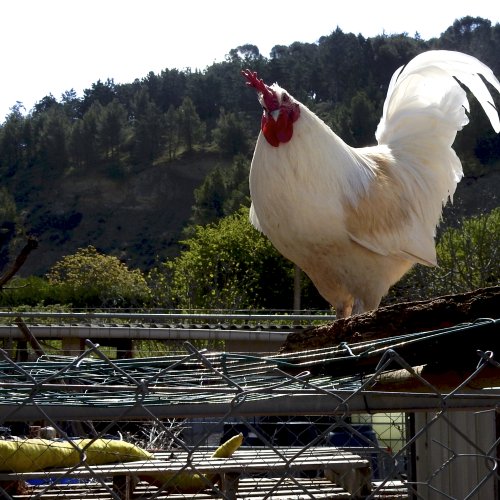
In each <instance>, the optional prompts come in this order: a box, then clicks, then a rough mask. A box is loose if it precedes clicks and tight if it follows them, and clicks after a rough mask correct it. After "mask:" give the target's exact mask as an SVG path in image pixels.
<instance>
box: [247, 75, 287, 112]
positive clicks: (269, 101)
mask: <svg viewBox="0 0 500 500" xmlns="http://www.w3.org/2000/svg"><path fill="white" fill-rule="evenodd" d="M241 74H242V75H243V76H244V77H245V78H246V80H247V82H246V84H247V85H248V86H249V87H253V88H254V89H255V90H257V92H260V93H261V94H262V99H263V100H264V104H265V106H266V108H267V109H268V111H274V110H275V109H277V108H278V107H279V102H278V99H277V97H276V93H275V92H274V91H273V90H271V89H270V88H269V87H268V86H267V85H266V84H265V83H264V80H262V78H259V77H258V76H257V71H250V70H249V69H244V70H242V71H241Z"/></svg>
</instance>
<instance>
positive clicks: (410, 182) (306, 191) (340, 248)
mask: <svg viewBox="0 0 500 500" xmlns="http://www.w3.org/2000/svg"><path fill="white" fill-rule="evenodd" d="M243 75H244V76H245V78H246V79H247V85H249V86H251V87H254V88H255V89H256V90H257V92H258V95H259V101H260V103H261V105H262V107H263V109H264V113H263V116H262V123H261V133H260V134H259V137H258V139H257V144H256V147H255V152H254V156H253V160H252V166H251V170H250V194H251V198H252V207H251V210H250V217H251V221H252V223H253V225H254V226H255V227H256V228H258V229H260V230H261V231H262V232H263V233H264V234H265V235H266V236H267V237H268V238H269V239H270V240H271V241H272V243H273V244H274V246H275V247H276V248H277V249H278V251H279V252H281V253H282V254H283V255H284V256H285V257H287V258H288V259H290V260H291V261H292V262H294V263H295V264H297V265H298V266H299V267H300V268H301V269H302V270H304V271H305V272H306V273H307V275H308V276H309V277H310V278H311V280H312V281H313V283H314V284H315V286H316V287H317V289H318V290H319V292H320V293H321V295H323V297H324V298H325V299H326V300H328V301H329V302H330V303H331V304H332V306H333V307H334V308H335V309H336V312H337V316H338V317H345V316H349V315H351V314H358V313H362V312H365V311H369V310H372V309H376V308H377V307H378V306H379V304H380V300H381V299H382V297H383V296H384V295H385V294H386V293H387V291H388V290H389V287H390V286H391V285H392V284H394V283H395V282H396V281H398V280H399V279H400V278H401V277H402V276H403V275H404V274H405V273H406V272H407V271H408V270H409V269H410V268H411V267H412V266H413V265H414V264H415V263H417V262H419V263H421V264H424V265H428V266H435V265H436V251H435V243H434V236H435V230H436V226H437V224H438V223H439V220H440V218H441V212H442V207H443V205H444V204H445V203H446V202H447V200H448V198H451V197H452V196H453V193H454V191H455V187H456V185H457V182H458V181H459V180H460V179H461V177H462V166H461V163H460V160H459V158H458V157H457V155H456V153H455V151H454V150H453V149H452V144H453V141H454V140H455V136H456V134H457V131H459V130H461V129H462V127H463V126H464V125H466V124H467V122H468V118H467V115H466V111H468V110H469V103H468V101H467V96H466V92H465V91H464V89H463V88H462V87H461V86H460V85H459V84H458V83H457V80H456V79H458V80H460V81H461V82H462V83H463V84H465V85H466V86H467V87H468V88H469V89H470V90H471V92H472V93H473V94H474V95H475V96H476V98H477V99H478V101H479V102H480V104H481V105H482V107H483V109H484V111H485V112H486V114H487V116H488V118H489V120H490V122H491V124H492V126H493V128H494V129H495V131H496V132H500V121H499V116H498V112H497V110H496V108H495V106H494V104H493V99H492V97H491V94H490V92H489V90H488V88H487V86H486V85H485V84H484V82H483V80H482V79H481V77H480V76H479V75H482V76H483V77H484V78H485V79H486V80H487V81H488V82H489V83H490V84H491V85H492V86H493V87H494V88H496V90H498V91H499V92H500V82H499V81H498V79H497V78H496V77H495V75H494V74H493V72H492V71H491V70H490V68H488V67H487V66H486V65H484V64H483V63H481V62H480V61H478V60H477V59H476V58H474V57H472V56H468V55H465V54H462V53H460V52H451V51H429V52H425V53H422V54H420V55H418V56H416V57H415V58H414V59H413V60H412V61H410V62H409V63H408V64H407V65H406V66H404V67H403V68H400V69H398V70H397V71H396V72H395V73H394V75H393V77H392V79H391V82H390V85H389V90H388V94H387V98H386V101H385V103H384V110H383V116H382V119H381V121H380V123H379V125H378V128H377V132H376V138H377V141H378V145H377V146H374V147H366V148H352V147H350V146H348V145H347V144H346V143H345V142H343V141H342V139H340V138H339V137H338V136H337V135H335V134H334V133H333V132H332V130H331V129H330V128H329V127H328V126H327V125H326V124H325V123H324V122H323V121H322V120H320V119H319V118H318V117H317V116H316V115H315V114H314V113H312V112H311V111H310V110H309V109H308V108H307V107H306V106H304V105H303V104H302V103H300V102H298V101H297V100H296V99H294V98H293V97H292V96H291V95H290V94H289V93H287V92H286V90H284V89H282V88H281V87H279V86H278V85H277V84H273V85H271V86H267V85H266V84H265V83H264V82H263V81H262V80H261V79H259V78H258V77H257V74H256V73H255V72H251V71H249V70H245V71H243ZM455 78H456V79H455Z"/></svg>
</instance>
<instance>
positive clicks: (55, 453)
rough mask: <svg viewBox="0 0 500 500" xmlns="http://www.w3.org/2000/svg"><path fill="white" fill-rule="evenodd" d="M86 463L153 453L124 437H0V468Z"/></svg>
mask: <svg viewBox="0 0 500 500" xmlns="http://www.w3.org/2000/svg"><path fill="white" fill-rule="evenodd" d="M84 458H85V461H86V463H87V464H89V465H102V464H107V463H113V462H130V461H133V460H147V459H151V458H154V456H153V455H152V454H151V453H149V452H148V451H146V450H143V449H142V448H139V447H138V446H135V445H133V444H131V443H127V442H126V441H118V440H114V439H95V440H92V439H75V440H74V441H72V442H70V441H52V440H48V439H22V440H16V441H2V440H0V471H4V472H35V471H39V470H44V469H48V468H52V467H71V466H74V465H78V464H79V463H80V462H81V461H83V460H84Z"/></svg>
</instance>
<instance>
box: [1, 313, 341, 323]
mask: <svg viewBox="0 0 500 500" xmlns="http://www.w3.org/2000/svg"><path fill="white" fill-rule="evenodd" d="M19 316H20V317H22V318H31V319H33V318H40V319H47V318H53V319H67V318H73V319H77V320H88V321H91V320H95V319H109V320H110V319H120V320H139V321H146V320H148V321H152V322H158V323H161V322H168V321H172V320H178V321H201V320H209V321H214V322H216V321H218V322H220V321H224V320H225V321H263V322H266V323H274V322H281V321H291V322H294V321H300V322H314V321H333V320H335V318H336V316H335V314H330V313H328V312H326V311H324V312H319V313H317V314H310V313H303V314H297V313H290V314H283V313H281V314H263V313H258V312H251V311H249V312H245V313H230V312H217V313H213V312H211V313H178V312H168V313H149V312H141V313H124V312H78V311H70V312H48V311H23V312H19V311H0V318H16V317H19Z"/></svg>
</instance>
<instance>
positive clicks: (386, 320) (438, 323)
mask: <svg viewBox="0 0 500 500" xmlns="http://www.w3.org/2000/svg"><path fill="white" fill-rule="evenodd" d="M499 317H500V286H494V287H488V288H482V289H479V290H475V291H473V292H469V293H463V294H456V295H446V296H442V297H438V298H435V299H430V300H425V301H418V302H406V303H401V304H395V305H391V306H387V307H381V308H379V309H377V310H375V311H371V312H368V313H365V314H360V315H357V316H351V317H349V318H343V319H339V320H337V321H334V322H333V323H331V324H328V325H323V326H318V327H313V328H309V329H307V330H303V331H298V332H292V333H290V334H289V335H288V337H287V339H286V341H285V343H284V345H283V347H282V348H281V350H280V351H281V352H283V353H290V352H297V351H305V350H311V349H321V348H326V347H334V346H337V345H338V344H340V343H341V342H349V343H353V342H364V341H367V340H376V339H381V338H386V337H392V336H396V335H404V334H409V333H415V332H421V331H432V330H437V329H440V328H445V327H451V326H455V325H458V324H460V323H465V322H473V321H475V320H477V319H479V318H494V319H497V318H499Z"/></svg>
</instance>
